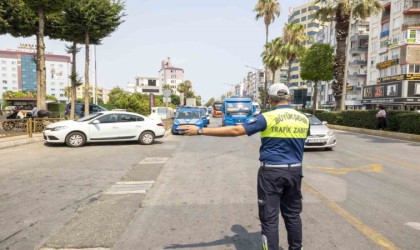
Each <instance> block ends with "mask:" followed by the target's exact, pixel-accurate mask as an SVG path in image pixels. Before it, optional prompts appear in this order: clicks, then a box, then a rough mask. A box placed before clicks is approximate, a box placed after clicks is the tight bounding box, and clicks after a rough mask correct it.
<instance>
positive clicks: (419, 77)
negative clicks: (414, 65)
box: [405, 74, 420, 80]
mask: <svg viewBox="0 0 420 250" xmlns="http://www.w3.org/2000/svg"><path fill="white" fill-rule="evenodd" d="M405 80H420V74H407V75H406V77H405Z"/></svg>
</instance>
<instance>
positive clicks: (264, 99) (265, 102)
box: [255, 25, 268, 109]
mask: <svg viewBox="0 0 420 250" xmlns="http://www.w3.org/2000/svg"><path fill="white" fill-rule="evenodd" d="M267 44H268V25H265V51H267V49H268V48H267ZM264 70H265V72H264V95H263V96H261V98H262V99H263V100H262V104H263V108H264V109H267V98H266V95H267V80H268V79H267V78H268V76H267V75H268V70H267V65H265V67H264ZM257 77H258V76H255V79H257ZM255 81H256V80H255ZM257 87H258V89H260V86H257Z"/></svg>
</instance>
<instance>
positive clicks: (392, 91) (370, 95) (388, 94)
mask: <svg viewBox="0 0 420 250" xmlns="http://www.w3.org/2000/svg"><path fill="white" fill-rule="evenodd" d="M401 86H402V82H400V83H388V84H380V85H379V84H378V85H371V86H364V87H363V99H383V98H395V97H400V96H401Z"/></svg>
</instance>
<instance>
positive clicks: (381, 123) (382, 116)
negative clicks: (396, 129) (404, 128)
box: [376, 105, 386, 130]
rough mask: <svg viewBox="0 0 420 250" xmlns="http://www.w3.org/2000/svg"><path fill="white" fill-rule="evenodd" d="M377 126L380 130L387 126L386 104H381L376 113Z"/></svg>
mask: <svg viewBox="0 0 420 250" xmlns="http://www.w3.org/2000/svg"><path fill="white" fill-rule="evenodd" d="M376 119H377V126H378V129H379V130H384V129H385V127H386V112H385V106H384V105H379V111H378V113H376Z"/></svg>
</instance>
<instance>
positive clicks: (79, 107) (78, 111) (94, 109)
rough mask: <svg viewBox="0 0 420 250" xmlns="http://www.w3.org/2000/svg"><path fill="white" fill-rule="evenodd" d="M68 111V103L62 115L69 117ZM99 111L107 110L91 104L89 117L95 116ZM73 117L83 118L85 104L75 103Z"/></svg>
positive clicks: (69, 107)
mask: <svg viewBox="0 0 420 250" xmlns="http://www.w3.org/2000/svg"><path fill="white" fill-rule="evenodd" d="M70 109H71V106H70V103H69V104H67V106H66V111H65V112H64V114H65V115H66V116H68V115H70ZM101 111H107V109H106V108H104V107H101V106H99V105H96V104H92V103H91V104H89V115H91V114H95V113H98V112H101ZM74 115H75V116H77V117H79V118H82V117H84V116H85V104H84V103H75V108H74Z"/></svg>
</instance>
